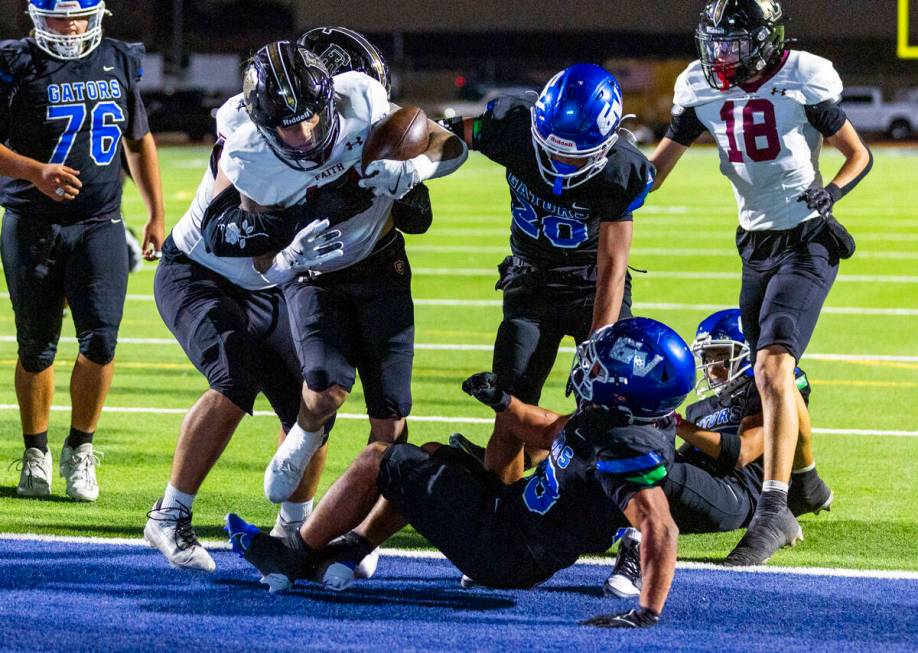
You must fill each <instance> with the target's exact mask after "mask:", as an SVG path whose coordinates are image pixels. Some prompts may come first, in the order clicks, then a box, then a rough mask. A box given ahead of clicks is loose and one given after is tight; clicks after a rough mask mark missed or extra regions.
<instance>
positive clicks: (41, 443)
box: [22, 431, 48, 453]
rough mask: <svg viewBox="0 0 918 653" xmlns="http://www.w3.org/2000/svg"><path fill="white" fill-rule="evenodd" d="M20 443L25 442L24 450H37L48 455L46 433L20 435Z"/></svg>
mask: <svg viewBox="0 0 918 653" xmlns="http://www.w3.org/2000/svg"><path fill="white" fill-rule="evenodd" d="M22 441H23V442H25V448H26V449H38V450H39V451H41V452H42V453H48V432H47V431H42V432H41V433H36V434H35V435H26V434H25V433H23V434H22Z"/></svg>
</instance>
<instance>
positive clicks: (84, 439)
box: [64, 426, 95, 449]
mask: <svg viewBox="0 0 918 653" xmlns="http://www.w3.org/2000/svg"><path fill="white" fill-rule="evenodd" d="M94 434H95V432H94V431H92V432H89V433H87V432H86V431H81V430H79V429H76V428H73V427H72V426H71V427H70V435H68V436H67V440H66V441H65V442H64V444H65V445H66V446H68V447H70V448H71V449H76V448H77V447H79V446H80V445H81V444H91V443H92V436H93V435H94Z"/></svg>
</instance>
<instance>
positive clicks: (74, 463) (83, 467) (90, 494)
mask: <svg viewBox="0 0 918 653" xmlns="http://www.w3.org/2000/svg"><path fill="white" fill-rule="evenodd" d="M102 455H103V454H102V452H101V451H95V452H94V451H93V449H92V444H91V443H89V442H87V443H86V444H81V445H80V446H78V447H77V448H76V449H73V448H71V447H68V446H67V445H66V444H65V445H64V448H63V449H62V450H61V459H60V472H61V476H63V477H64V478H65V479H67V496H68V497H70V498H71V499H73V500H75V501H95V500H96V499H98V498H99V483H98V481H96V465H98V464H100V460H99V459H100V458H101V457H102Z"/></svg>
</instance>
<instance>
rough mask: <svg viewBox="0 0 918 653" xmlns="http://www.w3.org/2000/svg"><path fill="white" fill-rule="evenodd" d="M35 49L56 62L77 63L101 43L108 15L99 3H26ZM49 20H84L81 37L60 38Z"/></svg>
mask: <svg viewBox="0 0 918 653" xmlns="http://www.w3.org/2000/svg"><path fill="white" fill-rule="evenodd" d="M28 13H29V18H31V19H32V24H33V25H34V26H35V29H34V31H33V37H34V38H35V45H37V46H38V47H39V48H41V50H43V51H44V52H47V53H48V54H50V55H51V56H52V57H55V58H56V59H67V60H69V59H80V58H82V57H85V56H86V55H87V54H89V53H90V52H92V51H93V50H95V49H96V48H97V47H99V44H100V43H101V42H102V17H103V16H105V15H106V14H108V13H110V12H108V11H106V10H105V3H104V2H103V1H102V0H29V9H28ZM49 18H60V19H67V18H73V19H86V20H88V21H89V24H88V25H87V26H86V31H85V32H83V33H82V34H73V35H68V34H61V33H59V32H55V31H54V30H53V29H51V28H50V27H48V19H49Z"/></svg>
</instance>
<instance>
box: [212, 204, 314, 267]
mask: <svg viewBox="0 0 918 653" xmlns="http://www.w3.org/2000/svg"><path fill="white" fill-rule="evenodd" d="M240 199H241V198H240V195H239V191H238V190H236V189H235V188H234V187H232V186H230V187H229V188H227V189H226V190H224V191H223V192H222V193H220V194H219V195H218V196H217V197H215V198H214V199H213V201H211V203H210V205H209V206H208V207H207V210H206V211H205V212H204V217H203V218H202V219H201V232H202V234H203V238H204V245H205V247H206V248H207V251H208V252H212V253H213V254H216V255H217V256H225V257H229V258H239V257H251V256H261V255H262V254H269V253H273V252H277V251H279V250H281V249H283V248H284V247H286V246H287V245H289V244H290V242H291V241H292V240H293V237H294V236H295V235H296V233H297V232H298V231H299V230H300V227H301V226H302V225H303V224H305V222H307V221H309V220H308V217H307V215H306V213H307V212H306V211H305V207H304V206H303V205H297V206H293V207H291V208H289V209H284V210H280V211H266V212H264V213H250V212H248V211H245V210H243V208H242V207H241V206H240V205H239V202H240ZM301 221H302V223H301Z"/></svg>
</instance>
